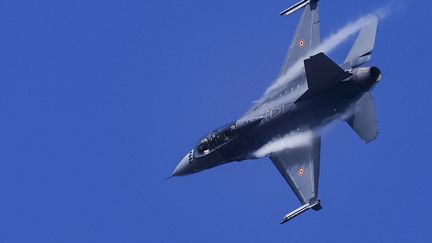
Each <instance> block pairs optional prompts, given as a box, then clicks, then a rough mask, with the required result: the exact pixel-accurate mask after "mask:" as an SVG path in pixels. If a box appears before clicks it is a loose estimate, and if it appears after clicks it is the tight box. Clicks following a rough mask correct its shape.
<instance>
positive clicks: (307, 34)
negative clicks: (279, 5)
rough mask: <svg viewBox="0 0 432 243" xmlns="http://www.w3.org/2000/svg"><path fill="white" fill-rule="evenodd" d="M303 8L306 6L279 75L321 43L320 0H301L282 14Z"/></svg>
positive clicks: (285, 14) (288, 13)
mask: <svg viewBox="0 0 432 243" xmlns="http://www.w3.org/2000/svg"><path fill="white" fill-rule="evenodd" d="M302 8H304V12H303V15H302V17H301V19H300V22H299V24H298V26H297V29H296V32H295V34H294V37H293V39H292V41H291V44H290V47H289V49H288V53H287V55H286V57H285V60H284V63H283V65H282V67H281V70H280V73H279V77H281V76H283V75H284V74H285V73H286V71H287V70H288V69H289V68H290V67H291V66H292V65H293V64H295V63H296V62H298V61H299V60H300V59H302V58H306V57H307V55H308V54H309V53H310V52H311V51H312V50H314V49H315V48H317V47H318V46H319V44H320V29H319V13H318V0H303V1H300V2H298V3H297V4H294V5H293V6H292V7H290V8H288V9H286V10H285V11H282V12H281V15H283V16H287V15H290V14H291V13H293V12H295V11H297V10H300V9H302ZM300 61H302V60H300Z"/></svg>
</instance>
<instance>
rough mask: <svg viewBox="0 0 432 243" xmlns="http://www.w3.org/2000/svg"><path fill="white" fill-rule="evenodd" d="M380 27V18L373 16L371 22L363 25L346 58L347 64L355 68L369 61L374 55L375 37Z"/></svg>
mask: <svg viewBox="0 0 432 243" xmlns="http://www.w3.org/2000/svg"><path fill="white" fill-rule="evenodd" d="M377 28H378V18H377V17H372V18H371V20H370V22H369V23H368V24H367V25H366V26H365V27H363V29H362V30H361V31H360V34H359V35H358V37H357V39H356V41H355V42H354V45H353V47H352V48H351V51H350V52H349V54H348V56H347V57H346V59H345V62H344V63H345V64H346V65H348V66H350V67H352V68H354V67H358V66H360V65H362V64H364V63H366V62H368V61H369V60H370V59H371V57H372V51H373V49H374V46H375V37H376V32H377Z"/></svg>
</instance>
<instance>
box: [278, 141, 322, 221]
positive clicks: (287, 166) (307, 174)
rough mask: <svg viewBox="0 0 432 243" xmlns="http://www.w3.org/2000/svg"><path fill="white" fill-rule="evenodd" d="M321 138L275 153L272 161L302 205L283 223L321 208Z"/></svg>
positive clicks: (288, 215)
mask: <svg viewBox="0 0 432 243" xmlns="http://www.w3.org/2000/svg"><path fill="white" fill-rule="evenodd" d="M320 149H321V138H320V137H315V138H311V140H310V141H309V142H308V143H307V144H305V145H302V146H299V147H297V148H292V149H286V150H283V151H281V152H277V153H273V154H272V155H271V156H270V159H271V161H272V162H273V164H274V165H275V166H276V168H277V169H278V170H279V172H280V173H281V174H282V176H283V177H284V178H285V180H286V182H288V184H289V185H290V187H291V189H292V190H293V191H294V193H295V195H296V196H297V198H298V199H299V200H300V202H301V203H302V206H301V207H300V208H298V209H297V210H294V211H293V212H291V213H289V214H287V215H286V216H285V217H284V220H283V221H282V222H281V223H285V222H287V221H288V220H290V219H292V218H294V217H295V216H297V215H299V214H300V213H302V212H304V211H306V210H308V209H310V208H312V209H314V210H319V209H321V206H320V204H319V200H318V178H319V167H320Z"/></svg>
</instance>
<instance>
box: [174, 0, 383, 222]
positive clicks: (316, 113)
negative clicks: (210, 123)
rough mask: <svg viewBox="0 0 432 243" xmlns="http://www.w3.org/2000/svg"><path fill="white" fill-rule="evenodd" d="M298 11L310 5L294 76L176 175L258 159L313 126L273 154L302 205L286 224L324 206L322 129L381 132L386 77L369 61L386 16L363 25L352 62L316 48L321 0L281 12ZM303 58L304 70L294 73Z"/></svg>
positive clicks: (292, 49) (367, 138)
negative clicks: (377, 101) (380, 89)
mask: <svg viewBox="0 0 432 243" xmlns="http://www.w3.org/2000/svg"><path fill="white" fill-rule="evenodd" d="M298 10H303V15H302V17H301V19H300V22H299V24H298V26H297V29H296V32H295V34H294V37H293V40H292V42H291V45H290V46H289V49H288V54H287V55H286V57H285V61H284V63H283V65H282V67H281V70H280V73H279V77H278V78H279V79H287V80H289V82H284V83H283V84H282V85H279V86H278V87H275V88H272V89H270V90H267V92H265V94H264V96H263V97H262V98H261V99H260V100H259V101H258V102H256V103H255V104H254V105H253V106H252V107H251V109H250V110H249V111H248V112H246V114H244V115H243V116H241V117H240V118H239V119H237V120H236V121H234V122H231V123H229V124H228V125H225V126H223V127H221V128H219V129H216V130H214V131H211V132H210V133H208V134H207V135H205V136H204V137H203V138H202V139H200V140H199V141H198V143H197V144H196V146H195V147H194V148H193V149H192V150H191V151H190V152H189V153H187V155H186V156H185V157H184V158H183V159H182V160H181V162H180V163H179V164H178V165H177V167H176V168H175V170H174V172H173V174H172V176H184V175H188V174H193V173H198V172H200V171H203V170H206V169H210V168H213V167H215V166H219V165H222V164H226V163H229V162H233V161H243V160H250V159H257V158H258V157H259V156H257V153H256V152H257V151H258V150H259V149H260V148H263V146H266V145H267V144H270V143H272V142H273V141H276V140H277V139H279V138H282V137H284V136H286V135H289V134H293V133H302V132H312V134H314V135H312V136H308V137H306V139H303V140H305V141H302V143H300V144H298V145H297V146H288V147H287V148H285V149H282V150H277V151H273V152H271V153H270V154H268V156H269V157H270V160H271V161H272V162H273V164H274V165H275V167H276V168H277V169H278V171H279V172H280V174H281V175H282V176H283V178H284V179H285V180H286V182H287V183H288V185H289V186H290V187H291V189H292V190H293V191H294V193H295V195H296V197H297V198H298V199H299V200H300V203H301V207H299V208H298V209H296V210H294V211H292V212H291V213H289V214H287V215H285V217H284V218H283V220H282V222H281V224H283V223H285V222H287V221H288V220H290V219H292V218H294V217H296V216H298V215H299V214H301V213H303V212H305V211H307V210H308V209H314V210H316V211H318V210H320V209H321V204H320V200H319V197H318V179H319V169H320V147H321V136H320V134H319V133H318V134H317V132H316V130H317V128H320V127H323V126H325V125H326V124H329V123H331V122H333V121H336V120H343V121H345V122H346V123H347V124H348V125H349V126H350V127H351V128H352V129H353V130H354V131H355V133H357V135H358V136H359V137H360V138H361V139H362V140H363V141H364V142H365V143H368V142H371V141H372V140H374V139H375V138H376V136H377V134H378V130H377V123H376V118H375V106H374V101H373V97H372V95H371V91H372V89H373V88H374V87H375V86H376V84H377V83H378V81H379V80H380V79H381V71H380V70H379V69H378V68H377V67H363V66H362V67H361V65H363V64H365V63H366V62H368V61H369V60H370V59H371V55H372V51H373V48H374V45H375V36H376V32H377V26H378V19H377V18H373V19H372V20H371V21H370V22H368V24H366V25H365V26H363V28H362V29H361V30H360V31H359V34H358V37H357V39H356V40H355V41H354V45H353V47H352V48H351V50H350V52H349V54H348V56H347V57H346V59H345V61H344V63H343V64H341V65H338V64H336V63H335V62H334V61H332V60H331V59H330V58H329V57H328V56H326V55H325V54H324V53H322V52H320V53H314V51H316V50H318V49H317V48H318V47H319V45H320V26H319V24H320V21H319V13H318V0H302V1H300V2H298V3H297V4H294V5H293V6H291V7H290V8H288V9H286V10H284V11H282V12H281V13H280V14H281V15H283V16H288V15H290V14H292V13H294V12H296V11H298ZM298 63H300V72H298V73H295V72H292V71H290V70H292V69H293V67H295V66H296V65H298ZM287 76H288V77H287Z"/></svg>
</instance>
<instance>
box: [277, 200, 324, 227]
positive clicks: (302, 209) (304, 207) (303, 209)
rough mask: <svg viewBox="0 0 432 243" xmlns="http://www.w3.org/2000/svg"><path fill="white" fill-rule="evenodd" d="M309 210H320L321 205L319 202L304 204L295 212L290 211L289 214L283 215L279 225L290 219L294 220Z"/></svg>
mask: <svg viewBox="0 0 432 243" xmlns="http://www.w3.org/2000/svg"><path fill="white" fill-rule="evenodd" d="M311 208H312V209H314V210H320V209H321V204H320V202H319V200H318V201H316V202H315V203H313V204H311V203H306V204H304V205H302V206H301V207H299V208H297V209H296V210H294V211H292V212H291V213H289V214H287V215H285V216H284V218H283V219H282V221H281V222H280V224H285V223H286V222H288V221H290V220H291V219H293V218H295V217H296V216H299V215H300V214H302V213H304V212H306V211H307V210H309V209H311Z"/></svg>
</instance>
